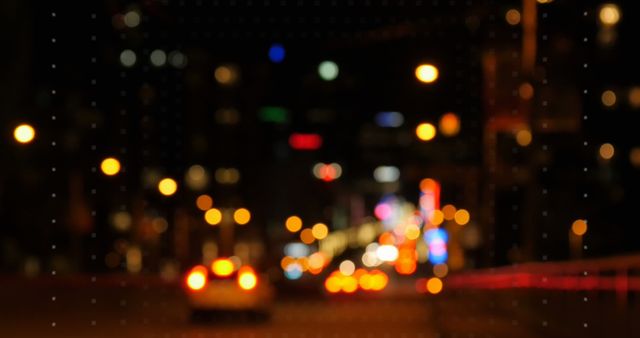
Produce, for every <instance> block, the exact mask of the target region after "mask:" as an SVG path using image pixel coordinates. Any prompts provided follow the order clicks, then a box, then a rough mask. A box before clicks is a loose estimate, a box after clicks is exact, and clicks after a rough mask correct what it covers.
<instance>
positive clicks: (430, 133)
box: [416, 123, 436, 141]
mask: <svg viewBox="0 0 640 338" xmlns="http://www.w3.org/2000/svg"><path fill="white" fill-rule="evenodd" d="M416 136H418V138H419V139H420V140H422V141H430V140H432V139H433V138H434V137H436V127H434V126H433V124H431V123H420V124H419V125H418V127H417V128H416Z"/></svg>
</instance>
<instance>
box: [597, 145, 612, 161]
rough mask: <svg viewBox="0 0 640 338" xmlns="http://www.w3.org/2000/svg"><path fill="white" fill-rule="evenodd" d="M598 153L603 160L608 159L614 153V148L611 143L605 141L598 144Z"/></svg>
mask: <svg viewBox="0 0 640 338" xmlns="http://www.w3.org/2000/svg"><path fill="white" fill-rule="evenodd" d="M598 153H599V154H600V157H601V158H602V159H603V160H610V159H611V158H613V155H614V154H615V148H614V147H613V144H611V143H605V144H603V145H601V146H600V150H599V152H598Z"/></svg>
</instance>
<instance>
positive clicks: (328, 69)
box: [318, 61, 340, 81]
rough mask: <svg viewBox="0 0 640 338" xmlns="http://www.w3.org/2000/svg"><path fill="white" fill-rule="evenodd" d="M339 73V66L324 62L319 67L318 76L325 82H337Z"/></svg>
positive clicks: (331, 62)
mask: <svg viewBox="0 0 640 338" xmlns="http://www.w3.org/2000/svg"><path fill="white" fill-rule="evenodd" d="M339 72H340V70H339V68H338V65H337V64H336V63H335V62H333V61H323V62H321V63H320V65H318V75H320V78H322V79H323V80H325V81H332V80H335V79H336V78H337V77H338V73H339Z"/></svg>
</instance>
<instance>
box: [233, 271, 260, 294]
mask: <svg viewBox="0 0 640 338" xmlns="http://www.w3.org/2000/svg"><path fill="white" fill-rule="evenodd" d="M256 285H258V277H257V276H256V274H255V272H253V269H252V268H250V267H248V266H245V267H242V268H240V271H239V272H238V286H240V287H241V288H242V289H243V290H253V289H254V288H255V287H256Z"/></svg>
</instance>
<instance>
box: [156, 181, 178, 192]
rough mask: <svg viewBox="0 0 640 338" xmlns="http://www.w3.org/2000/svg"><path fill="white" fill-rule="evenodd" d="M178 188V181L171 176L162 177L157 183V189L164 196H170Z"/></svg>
mask: <svg viewBox="0 0 640 338" xmlns="http://www.w3.org/2000/svg"><path fill="white" fill-rule="evenodd" d="M177 190H178V183H177V182H176V181H175V180H174V179H172V178H169V177H167V178H164V179H162V180H161V181H160V182H159V183H158V191H160V193H161V194H163V195H165V196H171V195H173V194H175V193H176V191H177Z"/></svg>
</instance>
